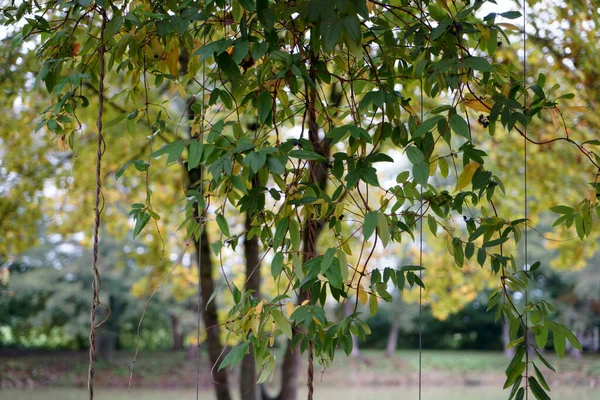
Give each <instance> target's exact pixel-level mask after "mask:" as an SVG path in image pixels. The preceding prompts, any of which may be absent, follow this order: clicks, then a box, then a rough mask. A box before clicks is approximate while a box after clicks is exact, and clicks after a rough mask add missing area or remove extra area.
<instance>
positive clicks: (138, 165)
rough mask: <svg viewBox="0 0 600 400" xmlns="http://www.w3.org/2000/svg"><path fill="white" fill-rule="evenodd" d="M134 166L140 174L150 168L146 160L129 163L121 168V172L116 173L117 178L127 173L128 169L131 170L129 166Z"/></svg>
mask: <svg viewBox="0 0 600 400" xmlns="http://www.w3.org/2000/svg"><path fill="white" fill-rule="evenodd" d="M132 164H133V165H134V166H135V169H137V170H138V171H140V172H144V171H147V170H148V167H149V166H150V164H148V162H146V161H144V160H131V161H127V162H126V163H125V165H123V166H122V167H121V168H119V170H118V171H117V172H116V173H115V178H116V179H119V178H120V177H121V176H122V175H123V173H125V170H127V168H129V166H130V165H132Z"/></svg>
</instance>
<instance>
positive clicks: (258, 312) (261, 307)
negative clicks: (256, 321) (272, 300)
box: [254, 299, 265, 315]
mask: <svg viewBox="0 0 600 400" xmlns="http://www.w3.org/2000/svg"><path fill="white" fill-rule="evenodd" d="M264 301H265V299H262V300H261V301H260V303H258V305H257V306H256V308H255V309H254V314H256V315H260V313H261V312H262V310H263V304H264Z"/></svg>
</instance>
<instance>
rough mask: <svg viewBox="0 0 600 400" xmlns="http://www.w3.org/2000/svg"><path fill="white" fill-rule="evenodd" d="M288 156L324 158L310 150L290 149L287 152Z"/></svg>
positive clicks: (305, 158) (313, 158) (310, 158)
mask: <svg viewBox="0 0 600 400" xmlns="http://www.w3.org/2000/svg"><path fill="white" fill-rule="evenodd" d="M289 156H290V157H293V158H299V159H300V160H309V161H310V160H314V161H318V160H325V157H323V156H322V155H320V154H318V153H315V152H314V151H311V150H292V151H290V152H289Z"/></svg>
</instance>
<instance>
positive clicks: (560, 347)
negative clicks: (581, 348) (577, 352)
mask: <svg viewBox="0 0 600 400" xmlns="http://www.w3.org/2000/svg"><path fill="white" fill-rule="evenodd" d="M552 333H553V340H554V350H555V351H556V354H557V355H558V356H559V357H560V358H562V357H563V356H564V355H565V347H566V340H565V334H564V333H563V332H562V330H561V329H552Z"/></svg>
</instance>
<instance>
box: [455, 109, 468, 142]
mask: <svg viewBox="0 0 600 400" xmlns="http://www.w3.org/2000/svg"><path fill="white" fill-rule="evenodd" d="M450 127H451V128H452V130H453V131H454V132H455V133H456V134H457V135H460V136H462V137H464V138H467V139H470V138H471V136H470V132H469V125H468V124H467V121H465V119H464V118H463V117H461V116H460V115H458V114H452V116H451V117H450Z"/></svg>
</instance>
